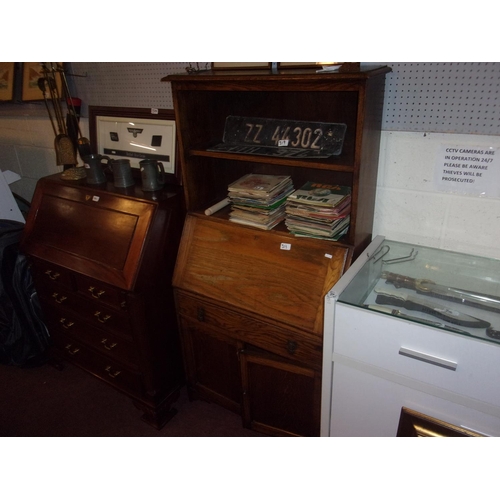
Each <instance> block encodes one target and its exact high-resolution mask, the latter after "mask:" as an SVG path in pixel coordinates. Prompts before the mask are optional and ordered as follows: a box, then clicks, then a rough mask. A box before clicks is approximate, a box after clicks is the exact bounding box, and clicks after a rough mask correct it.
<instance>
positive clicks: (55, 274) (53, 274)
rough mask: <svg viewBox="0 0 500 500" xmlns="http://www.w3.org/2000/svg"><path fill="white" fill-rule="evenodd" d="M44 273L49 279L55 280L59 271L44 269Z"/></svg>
mask: <svg viewBox="0 0 500 500" xmlns="http://www.w3.org/2000/svg"><path fill="white" fill-rule="evenodd" d="M45 274H46V275H47V276H48V277H49V278H50V279H51V280H54V281H55V280H56V279H57V278H59V276H61V275H60V273H55V272H54V271H52V269H47V270H46V271H45Z"/></svg>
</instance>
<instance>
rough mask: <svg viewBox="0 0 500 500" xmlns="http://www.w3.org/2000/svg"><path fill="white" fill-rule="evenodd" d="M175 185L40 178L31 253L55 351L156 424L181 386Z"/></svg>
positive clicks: (169, 411)
mask: <svg viewBox="0 0 500 500" xmlns="http://www.w3.org/2000/svg"><path fill="white" fill-rule="evenodd" d="M182 209H183V204H182V195H181V194H179V192H178V191H177V188H176V187H165V188H164V189H163V190H162V191H158V192H155V193H143V192H142V190H140V188H139V187H138V186H132V187H131V188H127V189H119V188H115V187H114V186H113V184H112V183H107V184H106V185H103V186H102V187H91V186H88V185H86V182H85V180H81V181H66V180H61V179H60V174H56V175H52V176H48V177H45V178H42V179H40V180H39V182H38V184H37V187H36V191H35V194H34V197H33V202H32V205H31V209H30V212H29V215H28V218H27V221H26V227H25V232H24V236H23V241H22V243H21V245H22V246H21V249H22V251H23V252H24V253H25V254H26V255H27V256H28V258H29V260H30V262H31V264H32V266H31V269H32V274H33V279H34V282H35V286H36V289H37V292H38V294H39V297H40V302H41V306H42V311H43V313H44V317H45V321H46V322H47V326H48V329H49V332H50V334H51V336H52V339H53V343H54V349H53V355H54V356H55V357H56V358H59V359H66V360H69V361H71V362H72V363H74V364H76V365H78V366H79V367H81V368H83V369H84V370H86V371H88V372H89V373H91V374H93V375H94V376H96V377H98V378H100V379H101V380H103V381H105V382H107V383H108V384H110V385H111V386H113V387H114V388H116V389H118V390H120V391H122V392H124V393H125V394H127V395H128V396H129V397H130V398H131V399H132V400H133V402H134V404H135V405H136V406H137V407H138V408H140V409H141V410H142V411H143V412H144V417H143V419H144V420H145V421H146V422H148V423H149V424H151V425H153V426H154V427H156V428H160V427H162V426H163V425H164V424H165V423H166V422H167V421H168V420H169V419H170V418H171V416H172V415H173V414H174V413H175V410H174V409H173V408H172V407H171V405H172V403H173V402H175V400H176V399H177V397H178V395H179V389H180V387H181V385H182V383H183V369H182V358H181V355H180V347H179V341H178V335H177V323H176V315H175V307H174V303H173V294H172V288H171V279H172V273H173V268H174V264H175V258H176V255H177V249H178V243H179V238H180V234H181V230H182V223H183V217H184V215H183V212H182Z"/></svg>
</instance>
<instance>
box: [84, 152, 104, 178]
mask: <svg viewBox="0 0 500 500" xmlns="http://www.w3.org/2000/svg"><path fill="white" fill-rule="evenodd" d="M82 159H83V163H84V164H85V169H86V171H87V184H104V183H105V182H106V175H105V174H104V172H105V170H106V168H107V167H108V165H109V160H110V158H109V156H103V155H94V154H92V155H87V156H84V157H83V158H82ZM104 160H106V163H103V161H104Z"/></svg>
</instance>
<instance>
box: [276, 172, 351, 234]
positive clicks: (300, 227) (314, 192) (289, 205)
mask: <svg viewBox="0 0 500 500" xmlns="http://www.w3.org/2000/svg"><path fill="white" fill-rule="evenodd" d="M285 213H286V216H285V224H286V226H287V228H288V230H289V231H290V232H291V233H292V234H294V235H295V236H298V237H307V236H309V237H311V238H322V239H328V240H332V241H337V240H339V239H340V238H341V237H342V236H344V235H345V234H346V233H347V231H348V230H349V223H350V213H351V189H350V188H349V187H348V186H339V185H328V184H320V183H316V182H311V181H309V182H306V183H305V184H304V185H303V186H302V187H301V188H300V189H297V190H296V191H295V192H293V193H292V194H291V195H290V196H289V197H288V199H287V202H286V204H285Z"/></svg>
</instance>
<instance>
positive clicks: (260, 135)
mask: <svg viewBox="0 0 500 500" xmlns="http://www.w3.org/2000/svg"><path fill="white" fill-rule="evenodd" d="M346 128H347V126H346V125H345V124H344V123H324V122H308V121H298V120H279V119H273V118H249V117H242V116H228V117H227V118H226V124H225V127H224V136H223V143H222V144H218V145H217V146H214V147H213V148H210V150H211V151H226V152H233V153H247V154H257V155H259V154H261V155H266V156H287V157H288V156H290V157H299V158H303V157H311V156H312V157H317V158H327V157H328V156H333V155H340V154H341V152H342V146H343V144H344V136H345V131H346Z"/></svg>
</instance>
